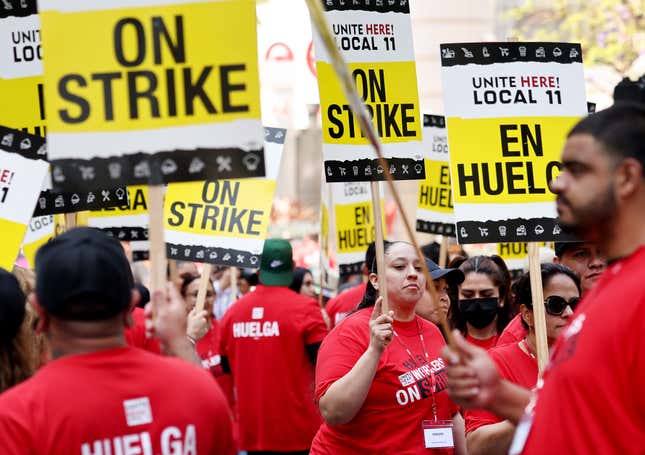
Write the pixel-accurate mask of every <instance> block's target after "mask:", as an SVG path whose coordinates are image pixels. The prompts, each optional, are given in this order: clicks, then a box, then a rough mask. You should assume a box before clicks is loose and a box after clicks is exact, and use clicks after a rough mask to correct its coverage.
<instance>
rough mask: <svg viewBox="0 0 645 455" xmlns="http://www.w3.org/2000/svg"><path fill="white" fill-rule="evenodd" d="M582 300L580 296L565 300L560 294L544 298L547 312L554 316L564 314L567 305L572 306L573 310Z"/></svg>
mask: <svg viewBox="0 0 645 455" xmlns="http://www.w3.org/2000/svg"><path fill="white" fill-rule="evenodd" d="M578 302H580V297H572V298H571V300H569V301H568V302H567V301H566V300H564V297H560V296H559V295H550V296H548V297H547V298H546V299H545V300H544V308H545V309H546V312H547V313H549V314H550V315H552V316H562V313H564V310H566V308H567V306H570V307H571V309H572V310H575V309H576V306H577V305H578Z"/></svg>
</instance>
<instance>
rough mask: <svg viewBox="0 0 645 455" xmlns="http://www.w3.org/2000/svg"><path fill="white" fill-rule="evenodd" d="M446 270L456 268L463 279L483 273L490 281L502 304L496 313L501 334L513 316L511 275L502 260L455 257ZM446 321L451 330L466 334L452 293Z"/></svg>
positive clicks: (492, 257)
mask: <svg viewBox="0 0 645 455" xmlns="http://www.w3.org/2000/svg"><path fill="white" fill-rule="evenodd" d="M448 268H451V269H456V268H458V269H459V270H461V271H462V272H463V273H464V277H466V276H467V275H468V274H469V273H473V272H474V273H483V274H484V275H487V276H488V277H489V278H490V279H491V281H492V282H493V285H494V286H495V287H497V288H498V289H499V301H500V303H502V306H501V307H500V308H499V310H498V313H497V333H498V334H501V333H502V331H503V330H504V327H506V326H507V325H508V323H509V321H510V320H511V319H513V316H514V312H513V307H512V305H511V303H512V302H511V274H510V272H509V271H508V267H507V266H506V263H505V262H504V259H502V258H501V257H500V256H498V255H496V254H494V255H492V256H473V257H470V258H468V259H466V258H464V257H463V256H457V257H456V258H454V259H453V260H452V261H450V264H448ZM448 319H449V320H450V324H451V326H452V327H453V328H456V329H458V330H459V331H460V332H461V333H462V334H464V335H465V334H466V331H467V325H466V318H465V317H464V315H463V314H462V313H461V311H460V310H459V296H458V295H455V292H454V291H453V295H452V296H451V299H450V311H449V312H448Z"/></svg>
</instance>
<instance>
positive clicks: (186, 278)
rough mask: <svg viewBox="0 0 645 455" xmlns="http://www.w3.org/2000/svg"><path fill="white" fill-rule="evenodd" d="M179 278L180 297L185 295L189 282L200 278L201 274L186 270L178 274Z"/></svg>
mask: <svg viewBox="0 0 645 455" xmlns="http://www.w3.org/2000/svg"><path fill="white" fill-rule="evenodd" d="M179 278H181V286H180V287H179V292H180V294H181V296H182V297H186V291H187V290H188V286H189V285H190V283H192V282H193V281H195V280H198V279H199V278H201V275H197V274H195V273H190V272H186V273H182V274H181V275H179Z"/></svg>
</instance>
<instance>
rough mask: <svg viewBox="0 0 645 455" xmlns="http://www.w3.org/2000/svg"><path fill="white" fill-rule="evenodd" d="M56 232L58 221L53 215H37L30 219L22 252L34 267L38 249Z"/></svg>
mask: <svg viewBox="0 0 645 455" xmlns="http://www.w3.org/2000/svg"><path fill="white" fill-rule="evenodd" d="M55 233H56V223H55V222H54V216H53V215H45V216H35V217H33V218H32V219H31V221H29V225H28V226H27V233H26V234H25V238H24V239H23V241H22V253H23V254H24V255H25V258H26V259H27V262H28V263H29V266H30V267H31V268H32V269H33V268H34V267H35V266H36V262H35V259H36V251H38V248H40V247H41V246H43V245H44V244H45V243H47V242H49V240H50V239H52V238H53V237H54V234H55Z"/></svg>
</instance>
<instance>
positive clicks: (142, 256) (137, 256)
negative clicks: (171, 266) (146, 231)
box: [130, 240, 150, 262]
mask: <svg viewBox="0 0 645 455" xmlns="http://www.w3.org/2000/svg"><path fill="white" fill-rule="evenodd" d="M130 251H131V252H132V261H133V262H138V261H147V260H148V259H150V242H149V241H147V240H135V241H132V242H130Z"/></svg>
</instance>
